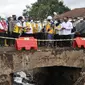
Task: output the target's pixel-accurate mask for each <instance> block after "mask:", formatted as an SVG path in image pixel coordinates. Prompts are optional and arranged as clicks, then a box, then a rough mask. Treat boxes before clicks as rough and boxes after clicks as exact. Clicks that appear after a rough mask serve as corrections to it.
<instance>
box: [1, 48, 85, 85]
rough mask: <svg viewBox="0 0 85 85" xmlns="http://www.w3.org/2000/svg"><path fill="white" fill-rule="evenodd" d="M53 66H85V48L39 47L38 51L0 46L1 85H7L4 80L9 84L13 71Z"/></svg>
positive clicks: (79, 67)
mask: <svg viewBox="0 0 85 85" xmlns="http://www.w3.org/2000/svg"><path fill="white" fill-rule="evenodd" d="M52 66H61V67H69V68H75V69H76V68H78V69H81V68H84V67H85V50H84V49H73V48H53V49H50V48H39V49H38V50H37V51H34V50H31V51H24V50H23V51H16V50H15V48H14V47H4V48H0V85H5V84H2V83H4V82H6V85H9V81H10V74H11V73H13V72H17V71H24V70H29V69H35V68H39V67H40V68H41V67H52ZM75 73H76V71H75ZM7 83H8V84H7Z"/></svg>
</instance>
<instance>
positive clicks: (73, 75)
mask: <svg viewBox="0 0 85 85" xmlns="http://www.w3.org/2000/svg"><path fill="white" fill-rule="evenodd" d="M80 72H81V69H80V68H70V67H44V68H37V69H35V70H34V81H35V82H36V85H74V83H75V82H76V81H77V79H78V78H79V77H80ZM81 85H82V84H81Z"/></svg>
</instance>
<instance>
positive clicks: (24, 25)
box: [16, 21, 26, 27]
mask: <svg viewBox="0 0 85 85" xmlns="http://www.w3.org/2000/svg"><path fill="white" fill-rule="evenodd" d="M16 25H17V26H19V27H26V22H23V25H22V22H20V21H19V22H17V24H16Z"/></svg>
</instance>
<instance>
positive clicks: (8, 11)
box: [0, 0, 85, 16]
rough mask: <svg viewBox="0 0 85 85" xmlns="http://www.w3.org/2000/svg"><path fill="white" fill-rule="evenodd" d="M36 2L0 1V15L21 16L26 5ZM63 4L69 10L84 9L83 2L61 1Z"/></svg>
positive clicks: (78, 0)
mask: <svg viewBox="0 0 85 85" xmlns="http://www.w3.org/2000/svg"><path fill="white" fill-rule="evenodd" d="M36 1H37V0H0V15H6V16H9V15H12V14H16V15H18V16H19V15H22V12H23V9H25V7H26V5H30V6H31V4H32V3H34V2H36ZM63 1H64V4H65V5H66V6H68V7H69V8H71V9H74V8H80V7H85V0H63Z"/></svg>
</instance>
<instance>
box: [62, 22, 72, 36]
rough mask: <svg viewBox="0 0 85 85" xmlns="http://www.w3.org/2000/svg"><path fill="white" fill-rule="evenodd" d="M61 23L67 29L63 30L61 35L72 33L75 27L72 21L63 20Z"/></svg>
mask: <svg viewBox="0 0 85 85" xmlns="http://www.w3.org/2000/svg"><path fill="white" fill-rule="evenodd" d="M61 25H62V28H65V29H62V30H61V33H60V35H70V34H71V31H72V29H73V25H72V23H71V22H70V21H68V22H63V23H62V24H61Z"/></svg>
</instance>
